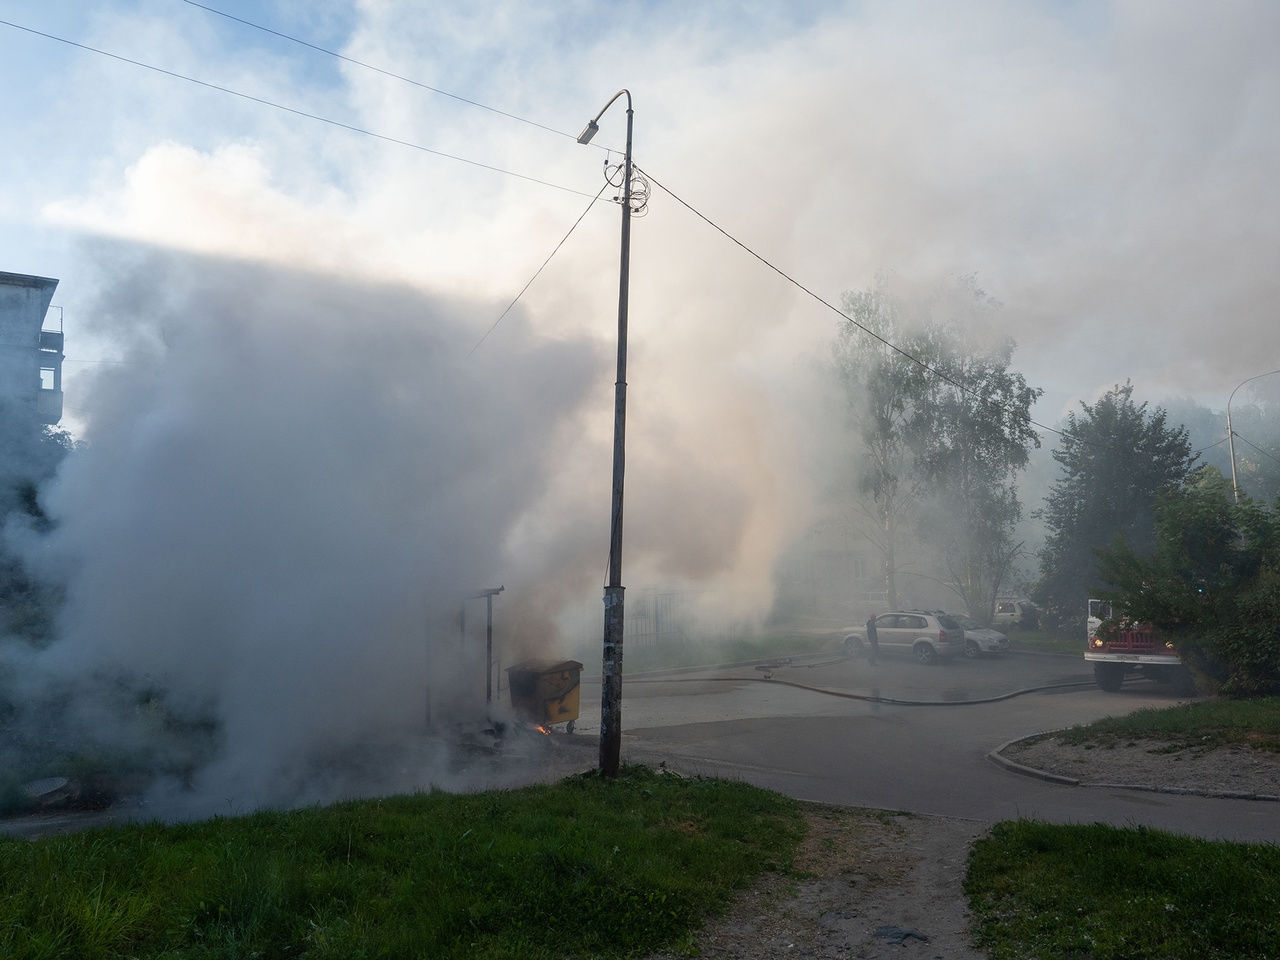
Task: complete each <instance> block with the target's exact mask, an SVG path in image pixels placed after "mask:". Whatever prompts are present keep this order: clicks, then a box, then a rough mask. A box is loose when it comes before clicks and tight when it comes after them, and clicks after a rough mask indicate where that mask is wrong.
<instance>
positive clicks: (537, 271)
mask: <svg viewBox="0 0 1280 960" xmlns="http://www.w3.org/2000/svg"><path fill="white" fill-rule="evenodd" d="M608 186H610V184H609V181H608V180H606V181H605V182H604V184H603V185H602V186H601V187H600V193H597V194H596V195H595V196H594V197H592V198H591V202H590V203H588V204H587V209H585V210H583V211H582V213H581V215H579V217H578V219H577V220H575V221H573V226H572V227H570V228H569V232H568V233H566V234H565V235H564V236H563V237H561V238H560V242H559V243H557V244H556V248H555V249H554V250H552V251H551V253H550V254H548V255H547V259H545V260H543V261H542V266H540V267H539V268H538V269H537V270H535V271H534V274H533V276H532V277H530V278H529V282H528V283H526V284H525V285H524V286H523V287H521V288H520V292H519V293H517V294H516V296H515V299H514V300H512V301H511V302H510V303H509V304H507V309H505V310H503V311H502V313H501V314H500V315H499V316H498V319H497V320H495V321H493V326H491V327H490V328H489V329H488V330H486V331H485V332H484V336H483V337H481V338H480V339H479V340H477V341H476V345H475V346H474V347H472V348H471V349H470V350H468V351H467V356H468V357H469V356H471V354H473V353H475V352H476V351H477V350H478V349H480V344H482V343H484V342H485V341H486V340H487V339H489V334H491V333H493V331H494V330H496V329H497V328H498V324H500V323H501V322H502V318H503V317H505V316H506V315H507V314H508V313H510V312H511V308H512V307H514V306H515V305H516V304H517V303H518V302H519V300H520V298H521V297H523V296H524V292H525V291H526V290H528V289H529V288H530V287H531V286H533V281H535V280H537V279H538V274H540V273H542V271H543V270H545V269H546V266H547V264H548V263H550V262H551V258H552V257H554V256H555V255H556V254H557V253H559V252H560V248H561V247H563V246H564V242H565V241H566V240H568V239H569V237H571V236H572V235H573V231H575V230H577V229H578V224H580V223H581V222H582V221H583V218H585V217H586V215H587V214H588V213H590V212H591V208H592V207H594V206H595V205H596V201H597V200H599V199H600V194H601V193H604V190H605V187H608Z"/></svg>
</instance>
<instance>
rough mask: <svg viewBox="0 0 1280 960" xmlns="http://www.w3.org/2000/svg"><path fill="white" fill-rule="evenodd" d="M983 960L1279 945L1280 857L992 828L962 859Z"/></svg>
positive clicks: (1232, 847) (1023, 823) (1097, 958)
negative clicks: (966, 863) (984, 953)
mask: <svg viewBox="0 0 1280 960" xmlns="http://www.w3.org/2000/svg"><path fill="white" fill-rule="evenodd" d="M965 892H966V893H967V894H968V895H969V898H970V907H971V910H972V912H973V916H974V934H975V937H976V939H977V941H978V943H979V945H980V946H982V947H983V948H985V949H986V950H988V951H989V956H990V957H991V960H1005V958H1013V957H1019V958H1021V957H1044V958H1050V957H1052V958H1079V960H1085V958H1088V960H1147V958H1151V960H1155V958H1160V960H1182V958H1186V960H1193V958H1194V960H1234V958H1246V957H1247V958H1257V957H1272V956H1275V955H1276V945H1277V944H1280V848H1277V847H1275V846H1272V845H1258V844H1238V843H1222V842H1214V841H1208V840H1199V839H1195V838H1190V837H1180V836H1175V835H1173V834H1169V833H1165V832H1163V831H1159V830H1150V829H1146V828H1141V827H1140V828H1137V829H1123V830H1122V829H1118V828H1115V827H1109V826H1106V825H1103V824H1092V825H1088V826H1052V825H1049V824H1045V823H1039V822H1035V821H1028V820H1019V821H1011V822H1006V823H1001V824H997V825H996V826H995V827H994V828H993V830H992V832H991V835H990V837H988V838H984V839H981V840H979V841H977V842H976V843H975V844H974V846H973V849H972V852H971V854H970V858H969V866H968V873H967V876H966V879H965Z"/></svg>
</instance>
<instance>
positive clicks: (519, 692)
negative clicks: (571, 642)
mask: <svg viewBox="0 0 1280 960" xmlns="http://www.w3.org/2000/svg"><path fill="white" fill-rule="evenodd" d="M581 676H582V664H580V663H579V662H578V661H577V660H543V659H534V660H525V661H524V662H523V663H517V664H516V665H515V666H514V667H507V685H508V686H509V687H510V688H511V706H512V707H514V708H515V711H516V714H517V715H518V716H519V717H520V718H521V719H522V720H526V721H528V722H529V723H534V724H537V725H538V726H547V727H549V726H551V725H552V724H553V723H567V724H568V725H569V726H568V728H567V729H568V732H569V733H573V722H574V721H575V720H577V719H578V698H579V693H580V689H581Z"/></svg>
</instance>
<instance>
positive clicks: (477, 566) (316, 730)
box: [31, 251, 605, 809]
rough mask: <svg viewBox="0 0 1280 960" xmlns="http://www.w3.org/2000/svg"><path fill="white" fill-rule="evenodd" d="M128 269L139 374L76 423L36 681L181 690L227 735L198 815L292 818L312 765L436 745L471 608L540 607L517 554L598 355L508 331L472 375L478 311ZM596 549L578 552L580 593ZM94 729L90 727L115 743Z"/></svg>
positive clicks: (60, 493) (352, 288) (322, 281)
mask: <svg viewBox="0 0 1280 960" xmlns="http://www.w3.org/2000/svg"><path fill="white" fill-rule="evenodd" d="M119 255H120V257H121V260H120V262H119V263H118V264H117V267H118V275H117V277H116V279H115V281H114V283H113V284H112V285H111V286H110V287H109V289H108V291H107V292H106V294H105V296H104V299H103V302H102V312H101V314H100V319H101V321H102V322H104V323H105V324H107V325H108V326H110V327H111V328H112V329H113V332H114V333H115V335H116V336H117V337H124V338H126V339H127V341H128V343H129V347H128V350H127V353H126V357H127V361H126V362H125V363H121V364H113V365H106V368H105V369H104V370H103V372H102V373H101V374H100V375H99V376H98V377H97V379H96V381H95V382H94V384H93V388H92V390H91V391H90V392H89V393H88V395H87V397H86V398H85V399H84V401H83V404H84V407H85V408H86V409H87V410H88V411H89V412H90V413H89V427H88V429H87V431H86V433H87V435H88V440H89V442H88V443H87V444H86V445H85V447H84V448H83V449H82V450H80V451H79V452H77V454H76V455H75V456H73V457H72V458H70V459H69V460H68V461H67V462H66V463H65V464H64V468H63V470H62V473H61V476H60V478H59V480H58V482H57V483H56V484H55V485H53V486H52V487H50V488H48V489H47V490H46V491H45V496H44V501H45V506H46V509H47V511H48V513H49V515H50V516H51V517H52V518H53V519H54V521H55V522H56V523H57V529H56V532H55V533H54V534H53V535H52V536H51V538H50V539H49V541H48V542H47V543H45V544H44V545H43V546H42V547H41V550H40V552H39V555H37V556H33V557H32V558H31V562H32V564H33V565H35V566H36V567H37V569H38V570H39V572H41V573H42V574H43V575H45V576H47V577H50V578H54V579H58V578H62V579H65V582H66V584H67V588H68V594H67V601H66V605H65V608H64V610H63V613H62V617H61V621H60V639H59V640H58V641H56V642H55V643H54V644H53V645H52V646H51V647H50V648H49V649H48V651H47V652H46V653H45V654H44V655H43V657H42V658H41V659H40V661H39V669H40V671H41V672H42V673H43V675H44V676H45V677H46V678H47V677H51V676H57V677H59V678H61V680H60V682H63V683H66V682H69V678H72V677H79V678H87V677H94V676H96V677H99V678H101V677H103V676H112V677H123V678H127V683H129V684H132V685H137V684H140V683H145V684H148V685H150V686H151V687H154V688H158V689H160V690H163V691H164V694H165V700H166V702H167V703H169V704H171V705H177V706H178V707H179V708H180V709H182V710H184V711H186V712H195V713H201V712H203V713H204V714H206V715H211V716H212V717H213V718H215V719H216V721H217V723H218V728H219V732H218V741H219V749H218V751H217V755H216V759H215V761H214V763H213V764H212V766H210V767H208V768H206V769H204V770H202V771H200V772H198V773H197V775H196V780H195V786H196V790H197V793H203V794H206V795H208V796H209V797H222V798H227V797H234V798H235V802H236V803H237V804H247V805H256V804H258V803H264V802H265V803H274V802H281V801H288V800H292V799H294V796H293V795H292V793H291V792H292V790H293V789H294V788H295V787H296V778H297V777H298V776H299V774H300V773H301V769H302V767H304V766H305V764H306V762H307V760H308V758H309V757H310V756H311V754H312V753H313V752H314V751H315V750H316V748H318V747H322V746H323V747H324V748H325V749H326V750H327V749H333V748H340V747H341V746H343V745H344V744H347V743H350V742H352V741H353V739H355V738H358V737H360V736H362V735H367V734H369V733H371V732H383V733H385V732H386V731H400V730H406V729H410V728H414V727H415V726H417V727H420V726H421V723H422V718H423V704H424V681H425V678H426V671H427V655H426V643H427V642H428V640H430V641H431V642H437V643H440V642H441V641H442V640H443V638H446V637H447V640H448V641H449V642H448V643H441V647H442V650H447V649H453V648H456V639H457V626H456V617H457V612H458V607H459V597H461V596H463V595H464V594H465V593H467V592H469V591H471V590H473V589H475V588H476V587H477V586H482V585H487V584H488V583H489V581H491V580H497V579H499V578H502V577H506V578H508V579H514V580H523V581H524V585H525V588H526V590H527V591H536V589H537V587H538V584H537V583H536V582H531V581H530V579H529V578H527V577H521V576H520V574H521V573H522V572H523V571H524V570H527V569H529V568H532V567H533V566H534V565H535V564H536V562H537V558H536V556H530V555H514V554H513V548H514V542H513V537H515V535H516V534H517V531H518V528H519V526H520V524H521V523H522V521H523V522H528V520H529V517H530V514H531V511H533V510H534V509H535V508H536V506H537V504H538V503H539V501H540V500H541V499H542V498H543V497H544V496H546V495H547V492H548V489H549V487H551V486H552V485H553V483H554V481H555V478H556V475H557V470H558V469H559V468H560V467H561V465H562V464H564V462H565V458H566V457H567V456H571V453H570V452H568V451H567V449H566V448H567V446H568V445H569V441H570V440H571V439H573V438H574V437H575V436H576V433H577V429H576V427H575V425H576V424H578V422H579V420H580V418H581V416H582V405H583V400H584V396H585V394H586V392H587V390H588V388H589V386H590V385H591V383H592V380H593V378H594V376H595V374H596V371H597V367H598V366H600V365H601V359H602V358H601V353H600V351H599V350H598V349H597V347H596V346H595V345H594V344H591V343H588V342H583V341H578V342H572V341H568V340H563V339H562V340H558V341H550V340H545V339H539V338H538V337H536V336H534V335H533V334H532V333H531V331H530V330H529V328H528V326H527V325H526V324H525V323H524V322H523V321H522V320H521V318H520V317H519V316H518V315H513V316H510V317H508V318H507V320H506V321H504V324H505V326H504V330H503V336H502V337H500V338H498V337H495V338H493V339H492V340H491V342H490V343H489V344H488V345H487V349H485V350H484V351H482V352H477V353H476V354H475V355H474V357H472V358H468V355H467V352H468V350H469V349H470V348H471V347H472V345H473V344H474V342H475V335H474V327H475V324H474V323H471V322H469V321H471V320H472V319H474V318H473V316H472V314H473V313H475V312H476V310H477V309H478V308H477V307H475V306H474V305H469V304H465V303H461V302H457V301H448V300H443V299H440V298H436V297H430V296H426V295H424V294H422V293H419V292H416V291H414V290H411V289H409V288H407V287H391V286H372V285H361V284H358V283H348V282H343V281H341V280H338V279H336V278H334V277H331V276H330V277H325V276H319V275H309V274H304V273H295V272H290V271H287V270H284V269H279V268H271V269H268V268H264V267H255V266H250V265H246V264H243V263H234V262H226V261H215V260H210V259H202V258H196V257H182V256H176V255H161V254H157V253H146V254H141V255H140V254H137V253H136V252H134V253H131V252H128V251H120V252H119ZM489 309H490V308H488V307H486V308H484V310H485V311H488V310H489ZM482 312H483V311H482ZM488 315H491V313H490V314H488ZM604 503H605V501H604V500H603V497H602V498H601V509H602V510H603V507H604ZM581 526H582V527H584V528H588V529H590V532H592V533H595V532H596V530H595V527H596V526H600V527H601V529H603V525H602V524H598V522H597V518H594V517H590V516H588V517H584V518H583V522H582V524H581ZM578 539H579V542H578V543H577V546H576V547H575V546H574V545H573V544H572V543H570V544H569V545H565V544H564V543H561V544H560V546H559V549H560V550H561V552H562V555H563V558H564V559H567V560H568V567H569V569H570V571H571V573H572V572H574V569H575V566H576V568H577V570H585V569H587V563H588V561H587V560H586V558H585V557H579V556H575V553H576V552H577V551H578V550H579V549H581V548H585V547H586V546H587V544H586V541H585V539H584V538H578ZM522 540H523V543H522V547H523V549H524V550H526V551H536V550H537V549H538V548H539V546H541V545H540V544H539V543H538V540H539V536H538V535H537V534H536V533H535V534H529V533H528V532H526V533H525V534H524V535H523V538H522ZM603 540H604V537H603V534H602V535H601V536H600V542H603ZM590 549H591V551H592V554H593V556H592V557H591V558H590V560H591V561H594V560H595V556H594V555H595V554H598V553H599V552H600V550H601V549H602V547H601V546H600V543H592V544H590ZM513 574H514V576H513ZM588 582H589V581H588ZM517 600H518V598H517ZM434 663H435V669H436V670H438V671H441V670H443V671H448V670H450V669H454V668H457V666H458V665H456V664H453V663H451V661H450V659H449V658H448V657H447V656H445V655H444V654H443V653H442V654H441V655H439V656H437V657H436V658H434ZM439 680H440V678H437V681H438V682H439ZM444 686H446V687H447V686H448V684H447V683H446V684H444ZM99 707H100V705H99V704H95V703H94V702H93V698H92V697H91V698H89V699H88V700H87V701H85V702H83V703H81V704H80V712H81V714H82V719H84V720H85V721H86V722H87V723H90V724H92V729H94V731H95V735H96V736H98V737H104V736H105V738H106V739H107V740H108V741H109V740H110V739H111V736H112V732H111V730H110V729H109V728H104V726H103V725H104V724H107V723H108V719H107V717H106V716H105V715H104V714H102V713H101V712H100V711H99ZM136 732H137V731H136V730H135V731H130V730H126V729H123V728H122V729H121V730H120V731H119V735H120V736H121V737H125V738H126V739H127V738H128V737H130V736H133V735H135V734H136ZM221 802H223V803H224V804H225V802H226V801H225V799H224V800H222V801H221ZM224 809H225V806H224Z"/></svg>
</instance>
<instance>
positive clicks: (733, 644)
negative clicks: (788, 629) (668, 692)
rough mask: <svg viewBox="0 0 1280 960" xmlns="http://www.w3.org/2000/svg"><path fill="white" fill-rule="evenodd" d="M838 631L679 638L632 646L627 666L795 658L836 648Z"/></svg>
mask: <svg viewBox="0 0 1280 960" xmlns="http://www.w3.org/2000/svg"><path fill="white" fill-rule="evenodd" d="M837 647H838V643H837V640H836V637H835V634H834V633H832V634H831V635H830V636H813V635H806V634H798V633H794V634H787V633H784V634H773V635H768V636H763V637H746V638H738V639H731V640H690V641H676V642H669V643H663V644H655V645H652V646H644V647H640V646H637V647H634V648H628V649H627V651H626V669H627V671H628V672H629V673H645V672H648V671H651V670H673V669H677V668H680V667H702V666H712V665H714V664H720V663H742V662H744V661H747V660H767V659H770V658H773V657H793V656H798V655H801V654H806V653H821V652H823V651H824V650H830V651H832V652H833V653H834V652H835V651H836V649H837Z"/></svg>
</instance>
